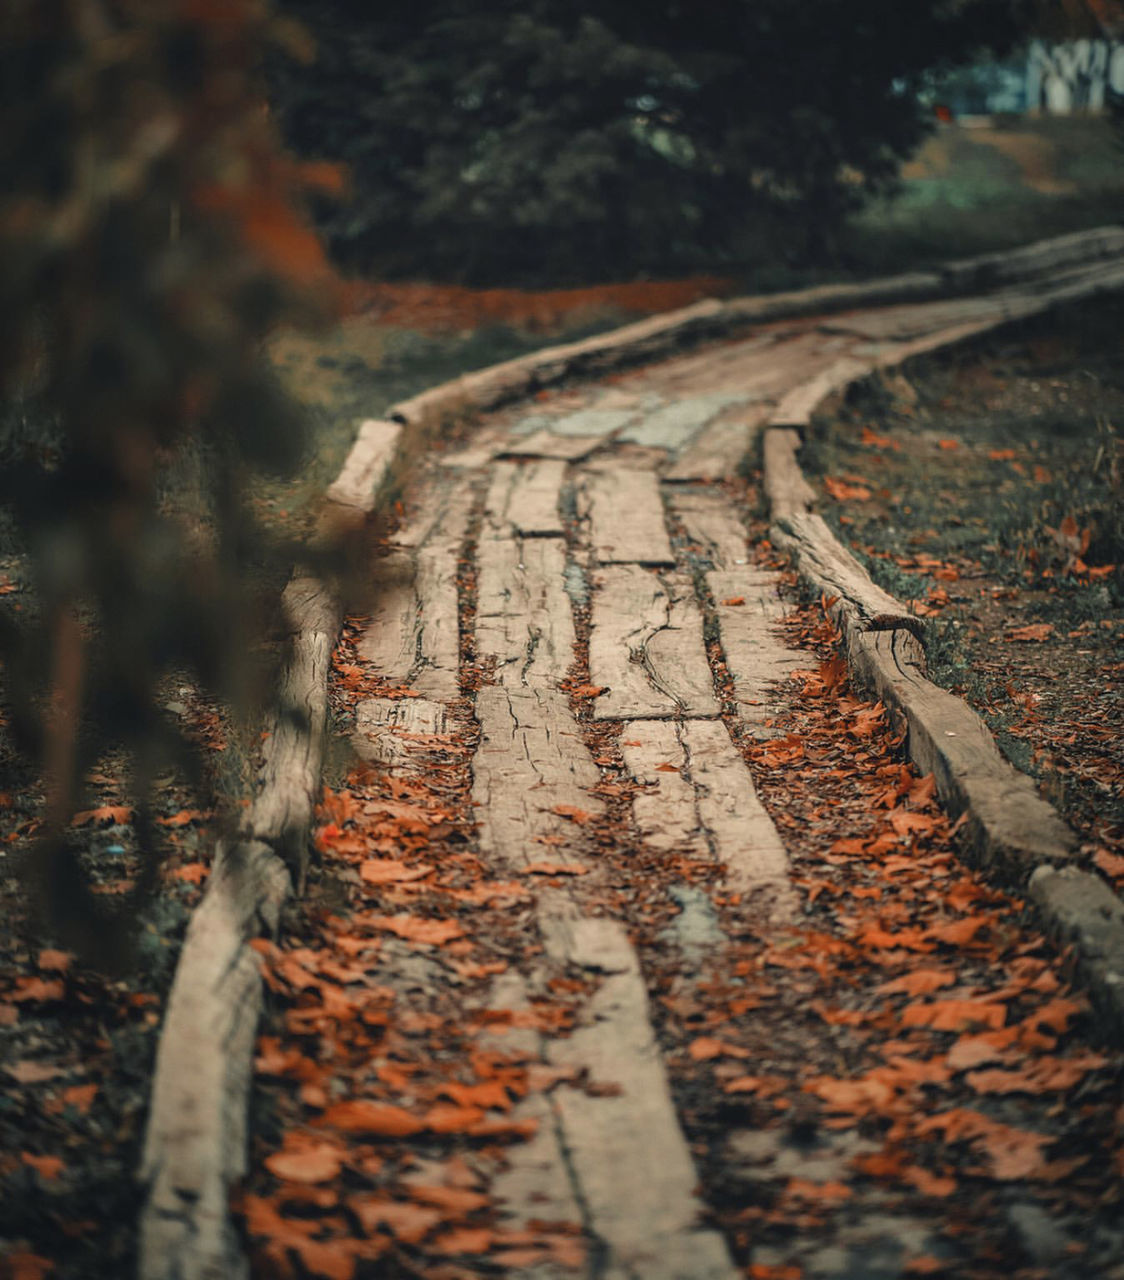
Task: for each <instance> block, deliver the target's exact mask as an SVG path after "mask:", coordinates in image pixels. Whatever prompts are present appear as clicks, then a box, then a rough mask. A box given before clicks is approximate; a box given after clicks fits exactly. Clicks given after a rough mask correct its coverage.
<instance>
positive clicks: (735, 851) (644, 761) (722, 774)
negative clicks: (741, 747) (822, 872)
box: [621, 720, 795, 917]
mask: <svg viewBox="0 0 1124 1280" xmlns="http://www.w3.org/2000/svg"><path fill="white" fill-rule="evenodd" d="M621 753H622V755H623V756H624V762H625V767H626V768H627V769H628V771H629V773H630V774H631V775H632V777H633V778H635V779H636V781H637V782H640V783H642V784H644V786H645V787H646V788H647V789H646V790H645V791H644V792H643V793H641V794H639V795H637V796H636V798H635V799H634V800H633V805H632V812H633V818H634V820H635V822H636V826H637V829H638V830H639V832H640V835H641V837H642V838H643V840H644V841H645V842H646V843H647V844H650V845H651V846H652V847H653V848H656V849H660V850H664V851H666V852H669V853H670V852H673V851H675V852H680V853H686V854H688V855H692V854H693V855H695V856H701V855H705V854H710V855H711V856H712V857H714V858H715V859H716V860H717V861H719V862H722V863H723V864H724V865H725V867H726V883H727V886H728V888H730V889H731V890H733V891H736V892H738V893H742V894H746V895H750V896H754V895H760V897H761V899H762V901H763V902H764V903H765V905H766V906H767V909H768V910H769V911H770V913H771V914H773V915H774V916H775V917H779V916H780V915H782V914H785V913H787V914H789V915H791V914H792V912H793V910H794V909H795V907H794V904H795V897H794V895H793V892H792V888H791V884H790V882H789V876H788V855H787V853H786V852H785V848H784V845H783V843H782V842H781V838H780V835H779V834H778V832H777V829H776V827H775V826H774V825H773V821H772V819H771V818H770V817H769V815H768V813H767V812H766V810H765V808H764V806H763V805H762V803H761V801H760V799H759V798H758V796H757V792H756V790H755V789H754V786H753V779H752V777H751V776H750V773H749V770H748V768H747V767H746V764H745V761H744V760H743V759H742V757H741V755H740V753H739V752H738V750H737V748H736V747H735V746H734V744H733V742H731V741H730V735H729V733H728V732H727V730H726V727H725V725H723V724H722V722H721V721H720V720H685V721H681V722H679V723H673V722H672V721H668V720H635V721H632V722H630V723H629V724H627V725H626V726H625V728H624V731H623V733H622V741H621ZM668 764H672V765H675V767H676V768H677V769H678V770H679V772H678V773H670V772H668V771H667V770H666V769H661V768H660V766H661V765H668Z"/></svg>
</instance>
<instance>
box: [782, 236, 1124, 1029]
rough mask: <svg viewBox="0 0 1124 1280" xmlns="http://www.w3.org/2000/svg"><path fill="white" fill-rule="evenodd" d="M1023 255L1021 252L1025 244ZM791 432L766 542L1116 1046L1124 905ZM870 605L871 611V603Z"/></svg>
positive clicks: (969, 842)
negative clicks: (820, 485)
mask: <svg viewBox="0 0 1124 1280" xmlns="http://www.w3.org/2000/svg"><path fill="white" fill-rule="evenodd" d="M1032 247H1033V246H1032ZM1122 287H1124V283H1122V282H1120V281H1116V282H1114V283H1108V282H1104V281H1093V282H1090V283H1089V285H1088V286H1087V288H1085V289H1084V290H1082V291H1080V292H1075V291H1073V290H1070V291H1067V292H1066V293H1065V295H1064V296H1062V297H1058V298H1049V297H1047V298H1044V299H1043V300H1042V303H1041V305H1040V306H1036V307H1034V308H1033V309H1026V310H1023V311H1021V312H1020V314H1019V315H1017V316H1007V315H1004V316H998V317H996V318H995V319H994V321H988V322H985V323H975V324H972V325H970V326H958V327H956V328H953V329H949V330H947V331H941V332H938V333H935V334H932V335H929V336H927V338H926V339H925V340H924V342H923V344H915V345H913V346H912V347H910V348H908V349H904V350H903V351H901V352H900V353H898V354H899V355H900V359H898V360H887V359H882V360H880V361H879V362H878V363H877V365H875V366H873V367H871V368H868V369H867V370H866V371H865V372H860V373H857V374H856V375H855V376H853V377H850V378H847V379H845V380H839V381H836V382H834V383H832V384H831V385H825V387H824V390H823V394H822V395H821V396H820V398H819V400H818V401H817V402H816V403H815V404H811V405H806V406H803V407H804V408H805V410H806V417H805V419H804V422H802V423H801V424H796V425H798V426H804V425H807V423H810V420H811V416H812V414H813V413H814V412H815V410H816V408H818V407H819V405H822V404H823V403H824V402H825V401H826V400H828V399H829V398H831V397H832V396H834V395H839V394H845V393H846V391H847V390H848V389H849V388H850V387H852V386H854V385H855V384H857V383H860V382H863V381H865V380H866V379H868V378H870V377H877V376H878V375H879V374H880V373H882V372H883V371H884V370H886V369H889V368H891V367H894V366H895V365H900V364H902V363H904V362H906V361H907V360H909V359H912V358H914V357H916V356H919V355H922V354H927V353H929V352H933V351H937V350H942V349H947V348H949V347H951V346H953V345H957V344H961V343H964V342H967V341H969V340H971V339H973V338H978V337H981V336H983V335H984V334H987V333H992V332H994V331H996V330H998V329H1001V328H1003V327H1005V326H1007V325H1010V324H1012V323H1017V322H1018V321H1020V320H1024V319H1027V318H1029V316H1031V315H1035V314H1041V313H1042V312H1044V311H1047V310H1049V309H1051V308H1052V307H1054V306H1057V305H1061V304H1062V303H1065V302H1070V301H1073V300H1075V299H1076V298H1078V297H1084V296H1094V295H1096V294H1099V293H1102V292H1107V291H1115V290H1119V289H1121V288H1122ZM800 444H801V436H800V432H799V430H797V429H794V427H793V426H790V425H787V424H781V423H777V424H776V425H771V426H768V427H766V429H765V430H764V432H763V433H762V440H761V448H762V459H763V473H764V475H763V487H764V490H765V494H766V498H767V501H768V504H769V509H770V511H769V514H770V530H769V535H770V539H771V541H772V542H773V544H774V546H776V547H777V548H778V549H780V550H782V551H784V552H785V553H786V554H787V555H788V556H789V559H790V560H791V562H792V563H793V566H794V568H795V569H796V572H797V573H798V575H799V576H800V578H801V579H802V580H803V581H804V583H805V584H806V585H807V586H809V587H811V588H812V589H813V590H815V591H816V592H817V593H819V595H820V597H821V599H822V600H823V601H824V604H825V607H826V611H827V612H828V614H829V616H830V617H831V618H832V620H833V621H834V622H835V623H836V625H837V626H838V627H839V632H840V637H841V641H842V645H843V649H844V652H845V654H846V658H847V663H848V666H849V668H850V670H851V674H852V676H853V677H854V678H855V680H856V681H857V683H859V684H860V685H861V686H862V687H864V688H865V689H867V690H869V691H871V692H873V693H875V694H876V695H877V697H878V698H880V699H881V701H882V702H883V703H884V704H885V706H886V707H887V709H888V711H889V713H890V716H891V718H892V720H893V722H894V723H895V725H896V726H898V727H899V728H900V729H902V730H903V731H904V732H905V734H906V747H907V751H908V752H909V756H910V759H911V760H912V761H913V762H914V763H915V764H916V765H917V767H918V768H919V769H920V770H921V771H922V773H924V774H927V773H933V774H934V776H935V778H936V784H937V793H938V795H939V796H940V799H941V801H942V803H943V804H944V806H945V808H946V809H947V810H948V811H949V812H950V813H951V814H952V816H953V817H956V818H962V821H963V827H962V832H961V836H960V848H961V851H962V852H963V853H964V854H965V855H966V858H967V860H968V861H969V862H971V863H973V864H975V865H980V866H983V867H984V868H985V869H987V870H989V871H991V872H993V873H995V874H997V875H998V876H999V878H1000V879H1002V880H1003V881H1004V882H1005V883H1006V884H1007V885H1008V886H1009V887H1010V888H1012V889H1014V890H1015V891H1016V892H1019V893H1022V894H1024V895H1026V897H1027V899H1028V900H1029V902H1030V903H1031V904H1032V906H1033V909H1034V910H1035V913H1036V914H1037V916H1038V918H1039V920H1040V922H1041V924H1042V925H1043V927H1044V929H1045V931H1046V932H1047V933H1048V934H1049V935H1050V936H1051V937H1052V938H1053V939H1054V940H1055V942H1056V943H1057V944H1058V945H1059V946H1060V947H1061V948H1062V949H1063V951H1064V952H1066V953H1068V954H1070V955H1071V956H1072V959H1073V962H1074V966H1075V969H1076V972H1077V975H1078V977H1079V979H1080V981H1081V982H1083V984H1084V985H1085V986H1086V987H1087V989H1088V991H1089V995H1090V997H1091V998H1092V1001H1093V1004H1094V1006H1095V1008H1096V1010H1097V1012H1098V1014H1099V1016H1100V1020H1101V1026H1100V1030H1101V1033H1102V1034H1103V1035H1104V1037H1105V1039H1106V1040H1108V1041H1110V1042H1112V1043H1115V1044H1124V902H1122V901H1121V899H1120V897H1119V896H1118V895H1117V894H1115V893H1114V892H1113V890H1112V889H1111V888H1110V887H1109V885H1108V884H1107V883H1106V882H1105V881H1104V880H1102V879H1101V878H1100V876H1098V875H1097V874H1095V872H1092V871H1089V870H1086V869H1085V868H1084V867H1082V866H1080V865H1078V861H1077V860H1078V857H1079V854H1078V848H1077V837H1076V834H1075V833H1074V832H1073V830H1072V829H1071V828H1070V827H1069V826H1068V825H1067V824H1066V823H1065V822H1064V820H1063V819H1062V817H1061V815H1060V814H1059V813H1058V812H1057V810H1056V809H1055V808H1054V807H1053V806H1052V805H1050V804H1049V803H1048V802H1047V801H1046V800H1044V799H1043V798H1042V797H1041V796H1040V795H1039V794H1038V789H1037V787H1036V786H1035V785H1034V782H1033V780H1032V779H1031V778H1030V777H1029V775H1027V774H1024V773H1021V772H1020V771H1018V770H1017V769H1015V767H1014V765H1012V764H1011V763H1010V762H1009V761H1008V760H1007V759H1006V757H1004V756H1003V755H1002V753H1001V752H1000V750H999V748H998V745H997V744H996V742H995V739H994V737H993V735H992V734H991V731H990V730H989V729H988V727H987V725H986V724H985V723H984V721H983V720H982V718H981V717H980V716H979V715H978V714H977V713H976V712H975V711H974V710H973V709H972V708H971V707H970V706H969V705H968V703H967V702H965V701H964V700H963V699H962V698H959V697H957V696H956V695H955V694H952V693H950V692H948V691H947V690H945V689H942V688H940V686H938V685H936V684H934V683H933V682H932V681H930V680H929V679H928V676H927V674H926V666H925V654H924V648H923V645H922V644H921V641H920V622H919V619H916V618H911V617H910V616H909V615H908V610H907V609H906V607H905V606H904V605H902V604H900V602H897V601H892V597H891V598H890V599H891V601H892V603H893V605H894V606H895V607H894V608H892V609H890V608H886V607H885V605H884V602H885V600H886V599H887V597H886V593H885V592H883V591H882V589H881V588H879V587H878V586H877V585H876V584H875V583H874V582H873V580H872V579H871V578H870V575H869V574H868V573H867V571H866V569H865V568H864V567H863V566H862V565H861V564H860V563H859V562H858V561H857V560H856V559H855V557H854V556H852V555H851V553H850V551H848V550H847V549H846V548H845V547H844V546H843V544H842V543H841V542H839V540H838V539H837V538H836V537H835V535H834V533H832V532H831V530H830V528H829V527H828V525H827V524H826V522H825V521H824V520H823V518H822V517H821V516H819V515H816V514H815V513H814V511H813V510H812V508H813V506H814V503H815V500H816V494H815V490H813V489H812V488H811V486H810V485H809V484H808V482H807V480H806V478H805V477H804V474H803V472H802V470H801V468H800V464H799V460H798V458H797V453H798V451H799V448H800ZM879 606H882V607H879Z"/></svg>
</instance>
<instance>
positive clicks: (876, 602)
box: [769, 512, 920, 633]
mask: <svg viewBox="0 0 1124 1280" xmlns="http://www.w3.org/2000/svg"><path fill="white" fill-rule="evenodd" d="M769 536H770V538H771V539H772V542H773V545H774V546H777V547H780V548H782V549H783V550H785V551H788V552H789V554H790V555H791V556H792V558H793V560H794V561H795V563H796V567H797V569H798V570H799V571H800V573H801V575H802V576H803V577H804V578H806V579H807V580H808V581H809V582H810V583H811V584H812V585H813V586H814V587H815V589H816V590H817V591H819V592H821V593H823V594H824V595H826V596H828V597H829V598H830V599H832V600H833V601H834V603H833V604H832V605H831V609H830V611H831V614H832V616H833V617H836V618H838V619H839V620H841V621H842V622H843V623H844V624H845V625H846V627H847V628H848V630H850V629H852V628H858V629H860V630H863V629H865V630H888V629H890V628H893V627H904V628H906V629H907V630H909V631H913V632H914V633H916V632H918V631H919V629H920V620H919V619H918V618H916V617H914V616H913V615H912V614H911V613H910V612H909V610H908V609H907V608H906V607H905V605H903V604H902V603H901V602H900V601H899V600H895V599H894V597H893V596H891V595H889V594H888V593H887V592H885V591H883V590H882V588H881V587H879V586H876V585H875V583H874V582H873V581H871V577H870V574H868V573H867V571H866V570H865V569H864V568H863V567H862V565H861V564H859V562H858V561H857V560H856V559H855V557H854V556H853V555H851V553H850V552H849V551H848V550H847V549H846V548H845V547H843V546H842V545H841V544H840V543H839V542H838V541H837V540H836V538H835V535H834V534H833V533H832V532H831V530H830V529H829V528H828V526H827V524H826V522H825V521H824V519H823V517H822V516H819V515H815V514H814V513H810V512H808V513H803V514H793V515H790V516H788V517H787V518H784V517H781V518H777V517H774V521H773V525H772V527H771V528H770V530H769Z"/></svg>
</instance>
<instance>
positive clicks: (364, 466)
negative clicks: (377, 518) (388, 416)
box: [325, 419, 402, 511]
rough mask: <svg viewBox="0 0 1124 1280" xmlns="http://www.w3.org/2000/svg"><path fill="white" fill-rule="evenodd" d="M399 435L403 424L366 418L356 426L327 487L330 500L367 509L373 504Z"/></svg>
mask: <svg viewBox="0 0 1124 1280" xmlns="http://www.w3.org/2000/svg"><path fill="white" fill-rule="evenodd" d="M401 438H402V424H401V423H400V422H388V421H382V420H378V419H368V420H367V421H366V422H364V423H362V424H361V425H360V427H359V431H358V433H357V435H356V437H355V443H354V444H353V445H352V446H351V450H350V452H349V453H348V455H347V458H346V459H345V461H344V464H343V468H342V470H341V471H340V473H339V475H338V476H337V477H336V478H335V480H334V481H333V482H332V483H331V484H330V485H329V486H328V490H327V493H326V494H325V497H326V498H327V500H328V501H329V502H336V503H339V504H341V505H342V506H348V507H356V508H358V509H359V510H361V511H369V510H371V508H372V507H373V506H374V504H375V500H376V497H377V494H378V490H379V488H380V487H381V485H382V483H383V481H384V479H385V478H386V476H387V473H388V472H389V470H390V467H391V463H392V462H393V460H394V456H395V454H396V453H397V451H398V445H399V442H400V440H401Z"/></svg>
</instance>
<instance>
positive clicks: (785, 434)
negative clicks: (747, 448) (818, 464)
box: [761, 427, 816, 520]
mask: <svg viewBox="0 0 1124 1280" xmlns="http://www.w3.org/2000/svg"><path fill="white" fill-rule="evenodd" d="M799 448H800V435H799V433H798V432H797V431H794V430H793V429H792V428H791V427H770V428H769V430H768V431H766V432H765V435H764V438H763V440H762V443H761V460H762V469H763V471H764V485H765V497H766V498H767V499H768V503H769V511H770V514H771V516H772V518H773V519H774V520H787V519H789V518H790V517H793V516H797V515H802V514H803V513H804V512H806V511H808V510H809V509H810V508H811V507H812V505H813V504H814V503H815V501H816V491H815V489H813V488H812V486H811V485H810V484H809V483H808V481H807V480H805V479H804V473H803V471H801V470H800V464H799V462H797V461H796V451H797V450H798V449H799Z"/></svg>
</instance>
